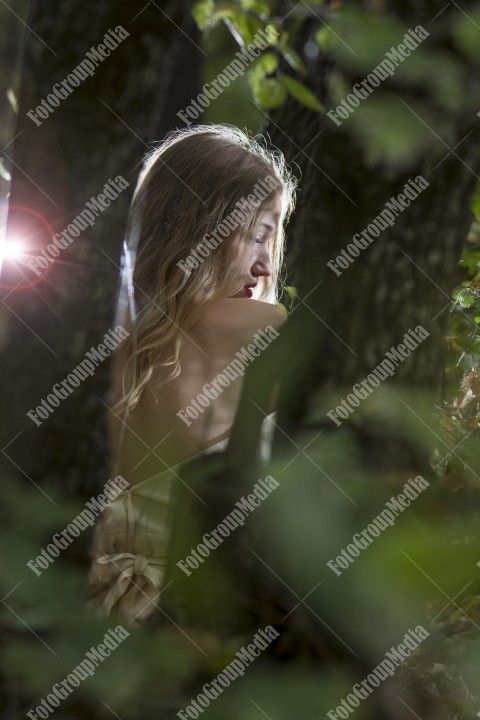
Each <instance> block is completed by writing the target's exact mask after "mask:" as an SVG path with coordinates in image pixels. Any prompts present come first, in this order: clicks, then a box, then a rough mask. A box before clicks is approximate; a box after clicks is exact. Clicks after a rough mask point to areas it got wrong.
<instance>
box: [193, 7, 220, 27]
mask: <svg viewBox="0 0 480 720" xmlns="http://www.w3.org/2000/svg"><path fill="white" fill-rule="evenodd" d="M192 15H193V19H194V20H195V22H196V23H197V25H198V27H199V28H200V30H206V29H207V28H208V27H213V25H214V24H216V23H215V18H214V15H215V3H214V1H213V0H200V2H197V3H195V5H194V6H193V9H192ZM217 22H218V20H217Z"/></svg>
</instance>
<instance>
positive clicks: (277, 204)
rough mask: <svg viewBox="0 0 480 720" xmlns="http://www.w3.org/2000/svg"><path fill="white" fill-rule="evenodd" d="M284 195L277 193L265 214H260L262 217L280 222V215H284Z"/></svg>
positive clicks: (264, 211)
mask: <svg viewBox="0 0 480 720" xmlns="http://www.w3.org/2000/svg"><path fill="white" fill-rule="evenodd" d="M282 199H283V197H282V194H281V193H277V194H276V195H275V197H274V198H272V201H271V203H270V204H269V206H268V207H267V208H265V210H263V212H261V213H260V217H262V218H264V217H268V218H270V219H272V220H278V218H279V217H280V215H281V214H282Z"/></svg>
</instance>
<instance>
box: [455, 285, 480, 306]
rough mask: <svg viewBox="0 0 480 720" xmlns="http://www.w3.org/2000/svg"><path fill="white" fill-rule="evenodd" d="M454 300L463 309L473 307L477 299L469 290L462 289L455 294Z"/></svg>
mask: <svg viewBox="0 0 480 720" xmlns="http://www.w3.org/2000/svg"><path fill="white" fill-rule="evenodd" d="M454 299H455V302H456V303H457V305H460V307H462V308H469V307H472V305H473V304H474V302H475V297H474V296H473V295H472V293H471V291H470V290H469V289H468V288H460V290H456V291H455V293H454Z"/></svg>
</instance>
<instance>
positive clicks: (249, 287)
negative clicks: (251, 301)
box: [243, 283, 257, 298]
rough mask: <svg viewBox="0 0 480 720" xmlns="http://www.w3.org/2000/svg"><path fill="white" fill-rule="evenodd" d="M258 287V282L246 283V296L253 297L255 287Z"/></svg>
mask: <svg viewBox="0 0 480 720" xmlns="http://www.w3.org/2000/svg"><path fill="white" fill-rule="evenodd" d="M255 287H257V283H250V284H249V285H244V286H243V290H244V292H245V296H246V297H248V298H251V297H253V292H252V290H253V288H255Z"/></svg>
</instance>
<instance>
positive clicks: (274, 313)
mask: <svg viewBox="0 0 480 720" xmlns="http://www.w3.org/2000/svg"><path fill="white" fill-rule="evenodd" d="M202 320H203V321H207V322H208V321H215V323H219V324H220V325H225V326H228V327H230V328H232V329H237V330H242V329H244V330H248V329H251V328H253V327H254V326H255V329H258V326H260V327H265V326H266V325H273V327H275V328H276V327H279V326H280V325H282V324H283V323H284V322H285V320H286V316H285V314H284V313H283V312H282V310H280V308H279V307H277V306H276V305H272V303H268V302H263V301H262V300H253V299H247V298H222V299H221V300H215V301H214V302H213V303H210V305H208V306H207V308H206V309H205V312H204V314H203V316H202Z"/></svg>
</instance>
